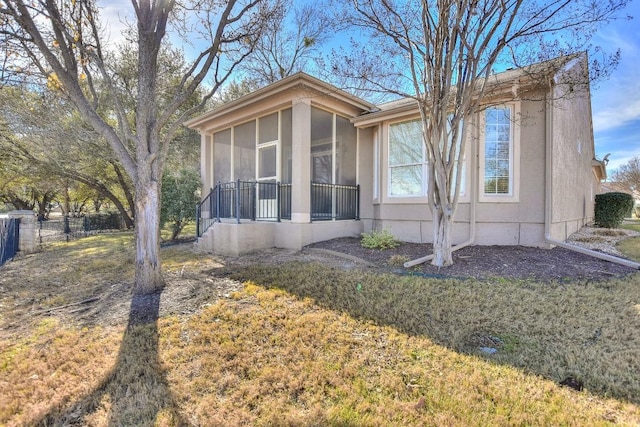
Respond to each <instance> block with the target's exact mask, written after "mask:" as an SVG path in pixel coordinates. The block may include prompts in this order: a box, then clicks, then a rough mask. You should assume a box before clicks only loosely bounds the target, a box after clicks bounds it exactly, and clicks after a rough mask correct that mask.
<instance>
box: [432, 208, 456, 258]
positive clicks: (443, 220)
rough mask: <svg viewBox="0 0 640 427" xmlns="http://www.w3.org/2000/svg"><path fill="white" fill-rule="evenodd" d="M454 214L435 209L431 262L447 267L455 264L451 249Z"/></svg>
mask: <svg viewBox="0 0 640 427" xmlns="http://www.w3.org/2000/svg"><path fill="white" fill-rule="evenodd" d="M452 223H453V221H452V216H451V215H449V214H447V213H446V212H442V211H441V210H440V209H434V210H433V260H431V264H432V265H435V266H438V267H446V266H449V265H452V264H453V256H452V254H453V251H452V250H451V246H452V245H451V243H452V242H451V225H452Z"/></svg>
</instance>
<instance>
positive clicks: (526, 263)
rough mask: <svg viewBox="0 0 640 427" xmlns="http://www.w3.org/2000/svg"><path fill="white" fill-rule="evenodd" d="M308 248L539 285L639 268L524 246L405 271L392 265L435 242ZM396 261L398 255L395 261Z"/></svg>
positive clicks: (474, 249)
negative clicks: (393, 245)
mask: <svg viewBox="0 0 640 427" xmlns="http://www.w3.org/2000/svg"><path fill="white" fill-rule="evenodd" d="M308 247H309V248H320V249H328V250H331V251H335V252H339V253H343V254H348V255H351V256H355V257H358V258H361V259H363V260H365V261H368V262H370V263H373V264H375V265H377V266H378V267H381V268H384V269H387V270H390V271H393V272H396V273H406V274H416V275H425V276H434V277H455V278H477V279H490V278H498V277H504V278H511V279H534V280H538V281H546V282H551V281H579V280H596V281H599V280H607V279H611V278H621V277H625V276H628V275H630V274H632V273H633V272H636V271H637V270H635V269H633V268H630V267H626V266H623V265H620V264H615V263H612V262H609V261H604V260H601V259H598V258H594V257H590V256H588V255H583V254H580V253H578V252H574V251H570V250H568V249H564V248H559V247H556V248H553V249H540V248H529V247H523V246H468V247H466V248H463V249H460V250H458V251H456V252H454V253H453V263H454V264H453V265H452V266H449V267H441V268H439V267H435V266H433V265H431V264H430V263H429V262H427V263H424V264H420V265H418V266H415V267H412V268H409V269H405V268H404V267H402V266H401V264H402V263H398V262H395V263H393V262H392V264H394V265H390V263H389V261H390V259H392V260H393V258H392V257H394V255H397V256H400V257H406V259H405V260H413V259H416V258H420V257H423V256H426V255H429V254H431V253H432V250H431V248H432V246H431V244H423V243H402V244H401V245H400V246H398V247H397V248H394V249H386V250H375V249H366V248H363V247H362V246H361V245H360V239H358V238H354V237H345V238H339V239H333V240H327V241H324V242H318V243H314V244H312V245H309V246H308ZM395 258H396V259H397V258H398V257H395Z"/></svg>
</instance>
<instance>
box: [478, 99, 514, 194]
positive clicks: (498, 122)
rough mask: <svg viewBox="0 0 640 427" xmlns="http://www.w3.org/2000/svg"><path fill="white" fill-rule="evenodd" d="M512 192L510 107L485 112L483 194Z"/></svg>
mask: <svg viewBox="0 0 640 427" xmlns="http://www.w3.org/2000/svg"><path fill="white" fill-rule="evenodd" d="M512 192H513V129H512V110H511V108H510V107H492V108H488V109H487V110H486V111H485V135H484V194H490V195H511V194H512Z"/></svg>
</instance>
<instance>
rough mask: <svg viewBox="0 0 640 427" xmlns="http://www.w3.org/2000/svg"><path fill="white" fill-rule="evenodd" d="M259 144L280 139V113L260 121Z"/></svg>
mask: <svg viewBox="0 0 640 427" xmlns="http://www.w3.org/2000/svg"><path fill="white" fill-rule="evenodd" d="M259 126H260V131H259V132H260V135H259V138H258V143H259V144H264V143H265V142H273V141H276V140H277V139H278V113H273V114H270V115H268V116H265V117H260V119H259Z"/></svg>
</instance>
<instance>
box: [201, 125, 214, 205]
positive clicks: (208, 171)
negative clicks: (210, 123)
mask: <svg viewBox="0 0 640 427" xmlns="http://www.w3.org/2000/svg"><path fill="white" fill-rule="evenodd" d="M200 132H201V133H200V159H201V161H200V179H201V180H202V197H205V196H206V195H207V194H209V189H211V188H213V186H214V185H215V183H214V182H213V143H212V136H211V135H210V134H208V133H206V132H205V131H204V130H201V131H200Z"/></svg>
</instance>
